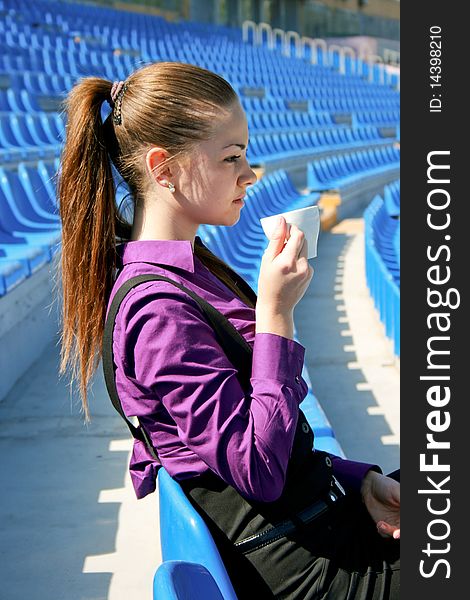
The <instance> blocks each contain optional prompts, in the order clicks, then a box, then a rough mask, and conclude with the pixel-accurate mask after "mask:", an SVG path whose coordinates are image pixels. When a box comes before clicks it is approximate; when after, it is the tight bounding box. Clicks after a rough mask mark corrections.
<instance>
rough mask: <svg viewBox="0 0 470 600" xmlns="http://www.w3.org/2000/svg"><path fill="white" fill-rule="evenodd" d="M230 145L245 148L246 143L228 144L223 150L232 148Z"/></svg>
mask: <svg viewBox="0 0 470 600" xmlns="http://www.w3.org/2000/svg"><path fill="white" fill-rule="evenodd" d="M230 146H238V147H239V148H241V149H242V150H244V149H245V144H228V146H224V147H223V148H222V150H224V149H225V148H230Z"/></svg>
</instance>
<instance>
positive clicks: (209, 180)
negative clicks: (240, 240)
mask: <svg viewBox="0 0 470 600" xmlns="http://www.w3.org/2000/svg"><path fill="white" fill-rule="evenodd" d="M247 145H248V124H247V120H246V116H245V113H244V110H243V108H242V106H241V105H240V103H239V102H238V101H237V102H236V103H234V104H233V106H232V107H231V109H230V111H226V112H225V113H224V116H222V117H220V118H219V119H218V122H217V125H216V126H215V129H214V134H213V136H212V138H211V139H210V140H207V141H202V142H198V143H197V145H196V146H195V148H194V150H193V151H192V153H191V155H190V157H189V159H188V161H187V162H186V164H185V168H184V169H181V171H180V172H179V173H178V177H177V182H176V181H175V185H176V187H177V190H178V191H177V194H176V195H175V200H177V201H178V202H179V203H180V205H181V207H182V208H184V212H185V215H186V216H187V217H188V218H189V220H190V221H192V222H193V223H197V224H200V223H207V224H210V225H234V224H235V223H237V221H238V220H239V218H240V211H241V210H243V203H242V202H234V200H235V199H236V198H240V196H243V195H244V194H245V192H246V188H247V187H248V186H249V185H253V184H254V183H255V182H256V179H257V178H256V175H255V173H254V172H253V171H252V170H251V168H250V165H249V164H248V162H247V160H246V148H247Z"/></svg>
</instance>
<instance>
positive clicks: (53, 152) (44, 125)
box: [0, 112, 65, 162]
mask: <svg viewBox="0 0 470 600" xmlns="http://www.w3.org/2000/svg"><path fill="white" fill-rule="evenodd" d="M64 135H65V133H64V123H63V121H62V119H61V118H60V116H59V115H58V114H57V113H33V114H28V113H18V114H15V113H12V112H0V158H1V159H2V162H11V161H16V162H17V161H19V160H38V159H42V158H53V157H55V156H58V154H59V153H60V145H61V143H62V141H63V139H64Z"/></svg>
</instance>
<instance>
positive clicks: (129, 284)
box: [102, 274, 252, 460]
mask: <svg viewBox="0 0 470 600" xmlns="http://www.w3.org/2000/svg"><path fill="white" fill-rule="evenodd" d="M148 281H167V282H168V283H172V284H173V285H175V286H176V287H178V288H180V289H181V290H183V291H184V292H186V293H187V294H188V295H189V296H191V298H193V300H195V301H196V302H197V303H198V305H199V306H200V308H201V310H202V311H203V313H204V314H205V316H206V318H207V320H208V322H209V323H210V324H211V326H212V327H213V329H214V331H215V334H216V337H217V339H218V341H219V343H220V345H221V346H222V348H223V349H224V352H225V354H226V355H227V357H228V359H229V360H230V362H231V363H232V364H233V365H234V367H235V368H236V369H237V376H238V378H239V381H240V384H241V385H242V387H243V388H244V389H247V388H248V386H249V384H250V378H251V355H252V349H251V346H250V345H249V344H248V343H247V342H246V340H245V338H244V337H243V336H242V335H241V334H240V333H239V332H238V331H237V330H236V329H235V327H234V326H233V325H232V324H231V323H230V321H229V320H228V319H227V318H226V317H225V316H224V315H223V314H222V313H221V312H219V311H218V310H217V309H216V308H214V307H213V306H212V305H211V304H209V303H208V302H206V300H204V299H203V298H201V297H200V296H198V295H197V294H196V293H194V292H193V291H192V290H189V289H188V288H186V287H185V286H184V285H182V284H180V283H178V282H177V281H173V279H169V278H168V277H164V276H162V275H150V274H149V275H138V276H136V277H132V278H131V279H129V280H127V281H126V282H125V283H124V284H123V285H122V286H121V287H120V288H119V289H118V291H117V292H116V294H115V296H114V298H113V301H112V302H111V306H110V308H109V311H108V316H107V318H106V323H105V327H104V333H103V348H102V362H103V373H104V379H105V383H106V388H107V390H108V394H109V397H110V399H111V402H112V404H113V406H114V408H115V409H116V410H117V412H118V413H119V414H120V415H121V417H122V418H123V419H124V420H125V422H126V423H127V426H128V427H129V431H130V432H131V434H132V436H133V437H134V438H136V439H138V440H141V441H142V442H143V443H144V444H145V445H146V446H147V448H148V449H149V451H150V453H151V454H152V457H153V458H155V459H156V460H158V456H157V455H156V453H155V450H154V448H153V446H152V443H151V440H150V439H149V437H148V435H147V433H146V432H145V430H144V429H143V428H142V427H136V426H135V425H133V424H132V423H131V421H129V419H128V418H127V417H126V415H125V413H124V410H123V408H122V404H121V400H120V398H119V395H118V393H117V388H116V380H115V366H114V361H113V331H114V324H115V320H116V316H117V313H118V311H119V307H120V306H121V303H122V301H123V300H124V298H125V296H126V295H127V293H128V292H129V291H130V290H131V289H132V288H134V287H135V286H137V285H140V284H141V283H145V282H148Z"/></svg>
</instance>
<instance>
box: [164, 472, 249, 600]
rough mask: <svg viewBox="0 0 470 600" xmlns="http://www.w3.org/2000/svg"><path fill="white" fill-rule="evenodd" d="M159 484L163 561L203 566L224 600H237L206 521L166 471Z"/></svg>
mask: <svg viewBox="0 0 470 600" xmlns="http://www.w3.org/2000/svg"><path fill="white" fill-rule="evenodd" d="M157 481H158V494H159V504H160V506H159V511H160V543H161V550H162V558H163V561H167V560H170V561H171V560H180V561H181V560H183V561H186V562H191V563H197V564H201V565H203V566H204V567H205V568H206V569H207V570H208V571H209V573H210V574H211V575H212V577H213V578H214V580H215V581H216V583H217V585H218V587H219V588H220V591H221V593H222V596H223V598H224V600H237V596H236V594H235V591H234V589H233V586H232V583H231V582H230V578H229V576H228V574H227V571H226V569H225V566H224V563H223V562H222V558H221V556H220V554H219V551H218V548H217V546H216V545H215V542H214V540H213V538H212V535H211V533H210V531H209V529H208V527H207V525H206V524H205V522H204V520H203V519H202V517H201V516H200V515H199V513H198V512H197V511H196V509H195V508H194V507H193V506H192V504H191V502H190V501H189V500H188V498H187V497H186V495H185V493H184V492H183V489H182V488H181V486H180V485H179V483H178V482H177V481H176V480H175V479H173V478H172V477H170V475H169V474H168V472H167V471H166V470H165V469H164V468H161V469H160V470H159V472H158V478H157Z"/></svg>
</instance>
